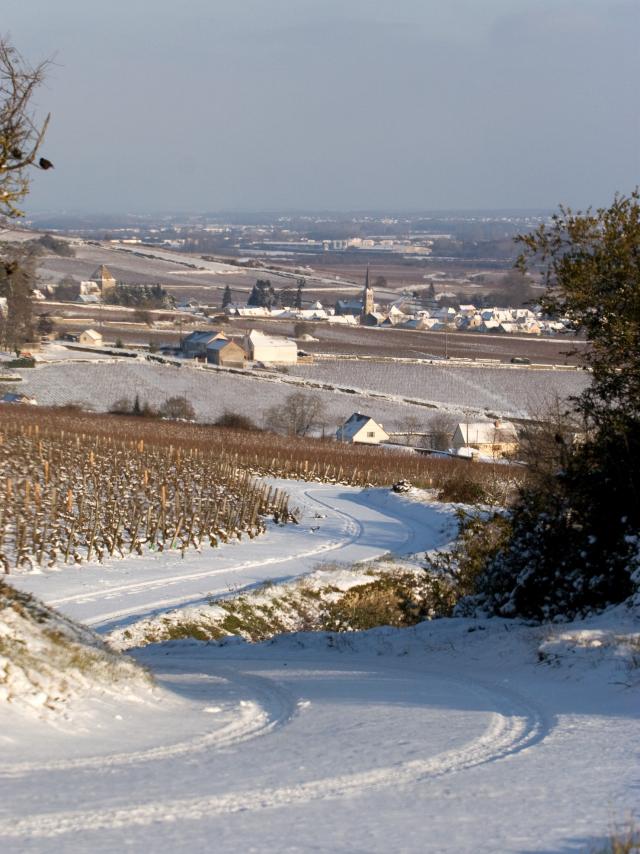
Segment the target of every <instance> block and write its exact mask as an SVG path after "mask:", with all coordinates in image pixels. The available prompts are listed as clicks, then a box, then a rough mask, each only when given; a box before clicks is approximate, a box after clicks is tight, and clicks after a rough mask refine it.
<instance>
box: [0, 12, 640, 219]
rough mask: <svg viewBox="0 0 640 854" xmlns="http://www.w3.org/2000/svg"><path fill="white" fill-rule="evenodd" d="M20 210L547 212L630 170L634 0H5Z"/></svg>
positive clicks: (635, 177)
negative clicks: (97, 1) (34, 95)
mask: <svg viewBox="0 0 640 854" xmlns="http://www.w3.org/2000/svg"><path fill="white" fill-rule="evenodd" d="M5 6H6V8H5V11H4V16H3V32H4V33H5V34H7V33H8V34H9V35H10V37H11V41H12V42H13V44H14V45H15V46H16V47H17V48H18V49H19V50H20V52H21V53H22V54H23V55H24V57H25V58H26V59H28V60H29V61H31V62H32V63H35V62H37V61H39V60H41V59H43V58H45V57H48V56H55V63H54V64H53V65H52V66H51V68H50V70H49V75H48V78H47V83H46V86H45V87H43V89H42V90H41V91H40V92H39V94H38V113H39V115H40V116H43V115H44V114H46V113H47V112H48V111H51V113H52V122H51V126H50V130H49V133H48V136H47V139H46V143H45V146H44V148H43V153H45V154H46V156H47V157H49V158H50V159H51V160H52V161H53V162H54V163H55V167H56V168H55V170H53V171H51V172H48V173H46V174H44V173H34V175H33V183H32V192H31V195H30V197H29V198H28V200H27V204H26V210H27V214H28V215H29V214H32V213H33V214H35V213H37V212H40V213H42V214H46V213H54V212H55V213H62V212H63V211H67V212H68V213H69V214H99V213H106V214H124V213H128V214H130V215H133V214H132V213H131V212H134V211H135V212H137V213H138V214H139V215H151V214H153V213H154V212H156V213H160V212H164V213H168V212H174V213H176V214H180V213H185V214H194V215H197V214H203V213H209V214H211V215H215V214H216V213H222V212H234V213H236V214H238V213H243V212H247V213H249V212H252V213H256V212H260V213H268V212H273V213H294V212H298V213H309V214H314V213H356V212H358V213H367V212H380V213H383V212H387V213H397V214H402V213H404V214H416V213H418V214H419V213H427V212H431V213H443V214H445V213H453V212H458V213H461V212H497V213H499V212H506V211H512V212H520V213H524V212H526V211H537V212H545V211H549V210H554V209H556V208H557V206H558V204H561V203H562V204H567V205H570V206H572V207H574V208H585V207H587V206H589V205H591V206H598V205H603V204H607V203H609V202H610V201H611V198H612V197H613V195H614V193H615V192H621V193H623V194H626V193H628V192H630V191H631V190H632V189H633V187H634V186H635V185H636V184H637V183H638V181H639V175H640V168H639V167H640V154H639V151H640V148H639V145H638V143H639V142H640V117H639V111H638V106H637V96H636V93H635V88H636V83H637V79H638V77H639V76H640V56H639V52H638V50H637V43H638V39H639V37H640V6H639V5H638V4H637V3H636V2H630V0H555V2H551V0H485V2H483V3H482V4H478V3H477V2H473V0H449V2H447V3H446V4H444V3H441V2H433V0H396V2H395V3H394V4H393V7H392V8H391V7H389V8H379V7H378V6H377V5H374V4H373V3H371V2H367V0H347V2H339V1H338V0H324V2H323V3H322V4H319V3H318V2H315V3H314V2H313V0H271V2H270V3H269V4H265V3H261V2H259V0H237V2H235V3H233V4H232V3H229V2H228V0H185V2H184V3H182V4H181V5H180V6H177V5H176V4H174V3H171V2H169V0H156V2H154V3H149V2H145V0H139V2H136V1H135V0H129V2H127V3H125V2H123V0H113V2H111V3H110V4H109V5H108V6H107V5H104V6H100V7H97V8H93V7H87V4H86V3H82V2H80V0H59V2H58V3H56V4H55V5H52V4H50V3H46V2H45V0H32V2H30V3H29V4H28V6H27V5H26V4H24V2H23V0H6V2H5Z"/></svg>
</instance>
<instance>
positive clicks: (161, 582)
mask: <svg viewBox="0 0 640 854" xmlns="http://www.w3.org/2000/svg"><path fill="white" fill-rule="evenodd" d="M303 494H304V496H305V497H306V498H308V499H309V500H311V501H313V502H314V503H316V504H318V505H319V506H322V507H323V508H328V509H330V510H331V511H332V512H333V513H335V514H336V515H337V516H340V517H342V518H343V519H345V520H346V521H347V524H346V526H345V531H346V532H347V533H348V536H346V537H343V538H342V539H337V540H336V539H333V540H330V541H329V542H327V543H324V544H322V545H320V546H316V547H314V548H312V549H307V550H305V551H301V552H294V553H293V554H289V555H278V556H275V557H269V558H264V559H262V560H253V561H244V562H243V563H238V564H234V565H233V566H229V567H225V568H222V569H207V570H204V571H200V572H193V573H183V574H179V575H172V576H163V577H158V578H153V579H148V580H146V581H135V582H132V583H130V584H121V585H119V586H117V587H109V588H107V589H100V590H93V591H90V592H85V593H76V594H74V595H72V596H63V597H61V598H58V599H52V600H50V601H48V603H47V604H49V605H50V606H51V607H53V608H60V607H61V606H64V605H68V604H71V603H73V604H86V603H88V602H94V601H97V600H99V601H104V600H108V599H112V598H116V596H117V594H125V595H128V596H131V595H134V594H136V593H144V592H146V591H151V590H155V589H164V588H165V587H167V586H170V585H172V584H180V583H183V582H185V581H195V580H198V579H205V578H213V577H215V576H217V575H224V574H226V573H233V572H241V571H243V570H248V569H258V568H260V567H266V566H271V565H274V564H282V563H288V562H290V561H293V560H302V559H306V558H310V557H315V556H320V555H323V554H326V553H328V552H333V551H337V550H340V549H343V548H345V547H347V546H349V545H352V544H353V543H355V542H357V540H358V538H359V537H360V536H361V535H362V531H363V525H362V523H361V522H360V521H359V520H358V519H357V518H356V517H355V516H351V515H350V514H349V513H346V512H344V511H342V510H336V509H335V508H333V507H332V506H331V505H330V504H328V503H326V502H324V501H322V500H320V499H318V498H316V497H314V496H312V495H311V492H310V490H305V492H304V493H303ZM184 600H185V594H184V593H183V594H182V595H180V596H176V597H173V598H163V599H159V600H157V601H154V602H145V605H144V607H145V608H147V609H149V610H152V609H155V610H157V611H160V610H162V609H164V608H167V607H171V606H175V605H179V604H180V603H182V602H184ZM139 610H140V605H136V606H133V607H131V608H121V609H118V610H117V611H113V612H110V613H104V614H98V615H96V616H94V617H91V618H90V619H85V620H84V622H85V624H86V625H91V626H95V625H98V624H100V623H103V622H107V621H109V620H113V619H115V618H117V617H125V616H127V615H129V614H135V613H136V612H137V611H139Z"/></svg>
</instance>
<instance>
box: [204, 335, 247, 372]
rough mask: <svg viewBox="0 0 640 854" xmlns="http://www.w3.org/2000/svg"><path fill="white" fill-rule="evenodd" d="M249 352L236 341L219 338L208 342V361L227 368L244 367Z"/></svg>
mask: <svg viewBox="0 0 640 854" xmlns="http://www.w3.org/2000/svg"><path fill="white" fill-rule="evenodd" d="M246 360H247V354H246V353H245V352H244V350H243V349H242V347H241V346H240V345H239V344H236V342H235V341H229V340H227V339H226V338H217V339H216V340H215V341H212V342H211V343H210V344H207V362H209V364H211V365H219V366H220V367H225V368H244V366H245V362H246Z"/></svg>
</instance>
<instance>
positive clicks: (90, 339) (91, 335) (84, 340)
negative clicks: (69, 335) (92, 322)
mask: <svg viewBox="0 0 640 854" xmlns="http://www.w3.org/2000/svg"><path fill="white" fill-rule="evenodd" d="M78 341H79V342H80V344H82V346H83V347H102V335H101V334H100V333H99V332H96V330H95V329H85V330H84V332H81V333H80V335H79V336H78Z"/></svg>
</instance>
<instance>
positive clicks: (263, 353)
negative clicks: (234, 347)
mask: <svg viewBox="0 0 640 854" xmlns="http://www.w3.org/2000/svg"><path fill="white" fill-rule="evenodd" d="M242 345H243V347H244V349H245V351H246V352H247V353H248V354H249V358H250V359H251V360H252V361H254V362H266V363H271V364H276V365H295V363H296V362H297V361H298V345H297V344H296V342H295V341H293V340H292V339H291V338H281V337H275V336H271V335H265V334H264V333H263V332H258V330H257V329H252V330H251V332H250V333H249V334H248V335H245V337H244V339H243V341H242Z"/></svg>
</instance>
